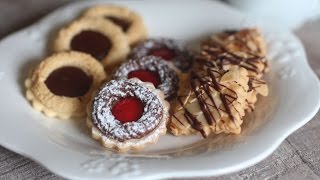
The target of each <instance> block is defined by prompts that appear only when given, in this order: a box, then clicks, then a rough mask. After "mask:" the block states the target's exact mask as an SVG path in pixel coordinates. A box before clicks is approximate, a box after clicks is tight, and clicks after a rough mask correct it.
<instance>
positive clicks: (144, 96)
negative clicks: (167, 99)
mask: <svg viewBox="0 0 320 180" xmlns="http://www.w3.org/2000/svg"><path fill="white" fill-rule="evenodd" d="M125 97H137V98H139V99H140V100H141V101H142V102H143V103H144V105H145V106H144V112H143V115H142V116H141V118H140V119H139V120H137V121H135V122H127V123H124V124H122V123H121V122H120V121H118V120H117V119H115V117H114V116H113V115H112V112H111V110H112V107H113V105H114V104H115V103H116V102H118V101H119V100H120V99H122V98H125ZM162 111H163V106H162V104H161V103H160V101H159V99H158V98H157V96H156V95H155V94H154V93H153V92H152V91H150V89H148V88H147V87H146V86H143V84H142V82H141V81H139V80H136V79H130V80H124V79H120V80H112V81H110V82H108V83H107V84H105V85H104V86H103V87H102V88H101V89H100V91H99V92H98V94H97V95H96V96H95V98H94V101H93V109H92V119H93V123H94V124H95V126H96V127H97V128H98V129H99V130H100V131H101V132H102V133H103V134H104V135H107V136H109V137H112V138H113V139H116V140H118V141H125V140H129V139H139V138H142V137H143V136H145V135H147V134H148V133H149V132H151V131H152V130H154V129H155V128H156V127H157V125H158V124H159V123H160V121H161V119H162V116H163V113H162Z"/></svg>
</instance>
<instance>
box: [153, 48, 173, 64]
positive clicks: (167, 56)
mask: <svg viewBox="0 0 320 180" xmlns="http://www.w3.org/2000/svg"><path fill="white" fill-rule="evenodd" d="M149 55H153V56H157V57H161V58H162V59H164V60H166V61H170V60H172V59H173V58H174V57H175V56H176V54H175V52H174V51H173V50H172V49H169V48H166V47H163V48H159V49H151V51H150V52H149Z"/></svg>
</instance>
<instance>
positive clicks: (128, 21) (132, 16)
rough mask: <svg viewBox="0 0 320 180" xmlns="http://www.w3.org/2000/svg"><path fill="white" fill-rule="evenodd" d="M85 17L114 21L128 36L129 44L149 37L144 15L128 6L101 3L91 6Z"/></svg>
mask: <svg viewBox="0 0 320 180" xmlns="http://www.w3.org/2000/svg"><path fill="white" fill-rule="evenodd" d="M83 17H90V18H101V19H104V20H108V21H112V22H113V23H114V24H115V25H117V26H119V27H120V28H121V29H122V31H123V33H124V34H125V35H126V36H127V39H128V41H129V44H130V45H132V44H135V43H137V42H139V41H142V40H144V39H145V38H146V37H147V28H146V27H145V25H144V23H143V19H142V17H141V16H140V15H139V14H137V13H135V12H133V11H131V10H129V9H128V8H126V7H120V6H113V5H100V6H94V7H91V8H89V9H88V10H87V11H85V13H84V14H83Z"/></svg>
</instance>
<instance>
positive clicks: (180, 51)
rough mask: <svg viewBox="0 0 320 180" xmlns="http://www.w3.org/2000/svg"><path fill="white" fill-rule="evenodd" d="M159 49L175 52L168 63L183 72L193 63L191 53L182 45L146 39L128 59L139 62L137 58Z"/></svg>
mask: <svg viewBox="0 0 320 180" xmlns="http://www.w3.org/2000/svg"><path fill="white" fill-rule="evenodd" d="M160 48H168V49H171V50H173V51H174V52H175V54H176V56H175V57H174V59H172V60H171V61H170V62H172V63H173V64H174V66H176V67H177V68H178V69H180V70H181V71H184V72H185V71H188V70H189V69H191V67H192V63H193V57H192V54H191V52H190V51H189V50H188V49H186V48H185V46H184V45H183V44H182V43H180V42H178V41H176V40H173V39H165V38H161V39H148V40H146V41H144V42H142V43H139V44H138V45H137V46H136V47H134V48H133V49H132V51H131V54H130V57H131V58H133V59H136V60H139V58H141V57H144V56H147V55H149V53H150V51H151V50H152V49H160ZM166 62H167V61H166ZM170 62H169V63H170Z"/></svg>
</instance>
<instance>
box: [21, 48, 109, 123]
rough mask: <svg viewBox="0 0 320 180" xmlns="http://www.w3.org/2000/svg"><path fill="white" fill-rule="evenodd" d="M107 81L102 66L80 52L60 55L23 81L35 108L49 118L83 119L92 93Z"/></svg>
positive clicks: (43, 64) (51, 57)
mask: <svg viewBox="0 0 320 180" xmlns="http://www.w3.org/2000/svg"><path fill="white" fill-rule="evenodd" d="M105 78H106V75H105V72H104V69H103V67H102V65H101V64H100V63H99V62H98V61H96V60H95V59H94V58H92V57H91V56H89V55H87V54H84V53H80V52H62V53H58V54H54V55H52V56H50V57H48V58H46V59H45V60H44V61H42V62H41V63H40V64H39V65H38V66H37V67H36V68H35V70H34V71H33V72H32V74H31V76H30V77H28V78H27V80H26V81H25V86H26V89H27V91H26V97H27V99H28V100H29V101H30V102H31V104H32V106H33V108H34V109H36V110H38V111H41V112H43V113H44V114H45V115H46V116H49V117H58V118H61V119H68V118H71V117H83V116H85V115H86V114H85V109H86V104H87V103H88V102H89V100H90V96H91V93H92V91H93V90H94V89H95V88H97V87H99V86H100V84H101V83H102V81H103V80H104V79H105Z"/></svg>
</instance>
